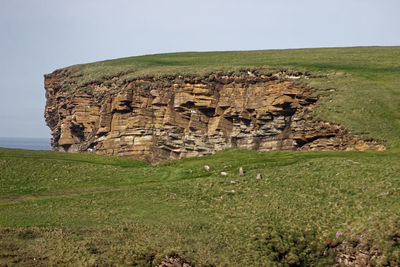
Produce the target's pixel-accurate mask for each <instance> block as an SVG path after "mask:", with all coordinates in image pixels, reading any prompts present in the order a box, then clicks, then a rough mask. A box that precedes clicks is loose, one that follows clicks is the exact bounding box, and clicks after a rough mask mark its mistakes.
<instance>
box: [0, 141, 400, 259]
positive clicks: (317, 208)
mask: <svg viewBox="0 0 400 267" xmlns="http://www.w3.org/2000/svg"><path fill="white" fill-rule="evenodd" d="M399 162H400V154H399V153H397V152H395V151H393V150H389V151H384V152H375V151H365V152H343V151H334V152H268V153H257V152H255V151H246V150H236V149H230V150H226V151H222V152H219V153H217V154H215V155H213V156H206V157H201V158H190V159H183V160H176V161H167V162H163V163H161V164H158V165H147V164H144V163H142V162H139V161H135V160H131V159H126V158H117V157H108V156H96V155H90V154H67V153H60V152H52V151H26V150H13V149H0V265H3V264H5V265H14V264H15V265H21V266H31V265H38V264H39V265H40V264H42V265H77V266H80V265H93V266H95V265H96V266H110V265H138V266H151V265H156V264H157V263H159V262H161V261H162V260H163V259H164V257H165V256H167V255H179V256H180V257H181V258H183V259H184V260H185V261H187V262H190V263H192V264H196V265H197V266H274V265H277V266H280V265H281V266H287V265H292V266H299V265H302V266H310V265H314V266H327V265H329V266H330V265H332V264H333V262H334V257H335V251H340V250H343V251H345V252H344V254H346V253H347V255H348V256H360V255H361V254H360V253H358V254H357V253H354V252H352V251H357V250H359V251H363V253H364V254H363V255H364V256H363V257H365V255H367V257H372V256H374V257H375V258H374V259H372V260H371V263H376V264H381V265H391V266H398V265H399V264H400V250H399V245H400V221H399V219H400V165H399V164H398V163H399ZM204 165H209V166H210V168H211V170H210V171H209V172H208V171H206V170H205V169H204ZM240 167H243V169H244V175H242V176H240V175H239V168H240ZM222 171H224V172H226V173H227V176H222V175H221V172H222ZM258 173H260V174H261V175H262V177H261V179H257V174H258ZM346 244H347V246H346ZM352 253H353V254H352ZM339 255H340V253H339ZM343 257H345V256H343ZM349 259H350V258H349ZM358 260H359V259H358Z"/></svg>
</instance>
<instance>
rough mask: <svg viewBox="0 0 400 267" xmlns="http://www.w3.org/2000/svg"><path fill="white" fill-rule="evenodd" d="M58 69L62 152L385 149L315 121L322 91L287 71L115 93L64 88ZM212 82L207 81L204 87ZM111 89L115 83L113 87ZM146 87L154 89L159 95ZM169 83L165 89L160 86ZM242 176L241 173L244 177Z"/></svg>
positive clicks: (50, 97)
mask: <svg viewBox="0 0 400 267" xmlns="http://www.w3.org/2000/svg"><path fill="white" fill-rule="evenodd" d="M62 73H63V72H60V71H56V72H54V73H52V74H48V75H46V76H45V87H46V98H47V103H46V109H45V117H46V122H47V124H48V126H49V127H50V129H51V133H52V135H53V138H52V146H53V149H54V150H60V151H68V152H89V151H93V153H97V154H112V155H117V156H127V157H132V158H138V159H142V160H145V161H148V162H157V161H160V160H165V159H176V158H183V157H193V156H202V155H209V154H212V153H215V152H216V151H219V150H222V149H225V148H229V147H238V148H243V149H255V150H259V151H269V150H353V149H359V150H364V149H368V148H376V149H379V150H382V149H384V146H383V145H382V144H377V143H376V142H374V141H363V140H359V139H358V138H357V137H350V135H349V131H347V130H346V129H344V128H343V127H341V126H340V125H337V124H334V123H329V122H323V121H314V120H313V118H312V115H311V109H312V108H313V106H314V103H315V102H316V101H317V98H316V97H315V96H312V93H313V92H314V89H312V88H309V87H307V86H305V85H301V84H293V83H292V82H291V81H290V80H291V79H289V78H287V77H288V76H287V75H285V74H282V73H277V74H276V75H271V76H263V75H261V76H260V75H258V76H257V75H255V74H254V73H253V72H251V73H252V75H245V76H235V75H210V76H207V77H203V78H202V77H193V78H189V77H185V78H183V77H179V76H178V77H173V78H174V79H175V80H179V79H180V82H177V83H176V84H171V85H165V84H170V83H169V81H170V80H168V83H167V81H166V82H165V83H162V82H163V78H160V83H155V82H154V81H155V80H154V79H153V78H148V80H146V79H138V80H135V81H130V82H125V83H122V85H120V89H118V90H115V89H112V88H111V87H115V79H116V78H115V77H114V78H113V80H112V81H111V82H109V83H106V82H104V83H103V84H100V85H99V84H97V83H93V84H91V85H89V87H91V88H93V91H91V92H90V91H89V92H88V91H87V90H85V93H81V91H82V90H80V88H74V90H75V91H73V92H74V93H71V91H67V90H66V89H64V88H63V87H62V84H63V82H64V80H66V79H67V77H66V76H64V74H62ZM202 81H207V82H202ZM109 84H111V85H109ZM144 84H147V85H149V84H153V85H152V87H151V90H150V89H148V87H146V86H145V85H144ZM158 84H163V85H158ZM239 174H240V173H239Z"/></svg>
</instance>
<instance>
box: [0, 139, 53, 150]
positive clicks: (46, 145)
mask: <svg viewBox="0 0 400 267" xmlns="http://www.w3.org/2000/svg"><path fill="white" fill-rule="evenodd" d="M0 147H4V148H20V149H28V150H51V145H50V138H31V137H0Z"/></svg>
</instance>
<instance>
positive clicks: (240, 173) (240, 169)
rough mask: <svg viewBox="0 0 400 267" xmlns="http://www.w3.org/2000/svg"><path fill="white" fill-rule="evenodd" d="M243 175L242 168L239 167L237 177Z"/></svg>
mask: <svg viewBox="0 0 400 267" xmlns="http://www.w3.org/2000/svg"><path fill="white" fill-rule="evenodd" d="M243 174H244V172H243V168H242V167H240V168H239V175H243Z"/></svg>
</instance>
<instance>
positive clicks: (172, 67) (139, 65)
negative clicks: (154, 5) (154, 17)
mask: <svg viewBox="0 0 400 267" xmlns="http://www.w3.org/2000/svg"><path fill="white" fill-rule="evenodd" d="M243 68H245V69H252V68H255V69H258V70H260V71H262V70H265V71H276V70H282V69H289V70H294V71H302V72H305V71H309V72H311V73H312V74H314V76H321V77H320V78H314V79H310V80H304V82H307V83H309V84H310V85H311V86H313V87H316V88H320V89H327V88H335V89H336V90H335V92H333V93H331V94H329V95H327V96H326V97H324V98H322V99H321V100H320V101H319V104H318V106H317V108H316V109H315V115H316V116H317V117H319V118H321V119H324V120H327V121H334V122H338V123H340V124H342V125H343V126H345V127H347V128H348V129H351V130H352V131H353V132H354V133H357V134H361V135H364V136H365V137H366V138H370V137H372V138H376V139H380V140H386V141H387V146H388V147H389V148H390V147H400V138H399V136H400V105H399V103H400V47H353V48H319V49H293V50H260V51H241V52H197V53H195V52H186V53H172V54H159V55H148V56H140V57H129V58H121V59H115V60H107V61H101V62H95V63H90V64H82V65H74V66H71V67H68V68H65V69H62V70H59V71H60V75H62V76H63V77H64V76H65V77H64V86H65V88H66V89H67V88H69V89H70V90H77V89H79V88H86V89H87V88H89V89H90V86H89V87H88V84H90V83H93V82H95V83H104V84H108V85H109V84H111V83H110V79H112V77H114V76H118V78H116V81H117V82H121V83H123V82H124V81H129V80H131V79H133V78H137V77H144V76H155V77H157V76H160V75H167V74H192V75H204V74H206V73H210V72H215V71H237V70H240V69H243ZM321 93H326V90H321Z"/></svg>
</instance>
